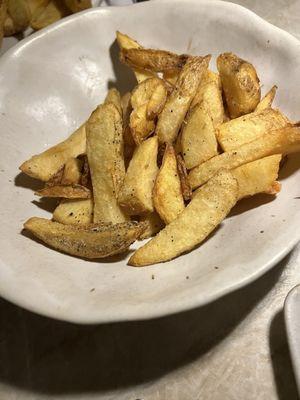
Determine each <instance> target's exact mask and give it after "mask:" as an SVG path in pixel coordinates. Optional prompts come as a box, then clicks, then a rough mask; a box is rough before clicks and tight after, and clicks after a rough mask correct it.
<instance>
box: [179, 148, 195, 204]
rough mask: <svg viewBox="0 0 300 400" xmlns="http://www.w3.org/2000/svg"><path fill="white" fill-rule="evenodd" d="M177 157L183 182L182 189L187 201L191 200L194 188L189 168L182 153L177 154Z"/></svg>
mask: <svg viewBox="0 0 300 400" xmlns="http://www.w3.org/2000/svg"><path fill="white" fill-rule="evenodd" d="M176 159H177V170H178V175H179V179H180V184H181V191H182V195H183V198H184V200H185V201H189V200H190V199H191V198H192V188H191V185H190V183H189V180H188V174H187V169H186V166H185V163H184V159H183V158H182V155H181V154H177V155H176Z"/></svg>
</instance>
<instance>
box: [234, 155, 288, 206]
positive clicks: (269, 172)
mask: <svg viewBox="0 0 300 400" xmlns="http://www.w3.org/2000/svg"><path fill="white" fill-rule="evenodd" d="M280 161H281V154H274V155H273V156H269V157H265V158H261V159H259V160H256V161H252V162H250V163H248V164H244V165H241V166H240V167H238V168H236V169H233V170H232V171H231V173H232V175H233V176H234V177H235V178H236V180H237V181H238V184H239V195H238V199H242V198H243V197H248V196H253V195H255V194H257V193H269V194H275V193H276V192H275V193H274V189H275V188H274V182H276V179H277V177H278V171H279V164H280ZM279 189H280V188H279Z"/></svg>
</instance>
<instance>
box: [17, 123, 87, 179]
mask: <svg viewBox="0 0 300 400" xmlns="http://www.w3.org/2000/svg"><path fill="white" fill-rule="evenodd" d="M85 152H86V133H85V125H81V127H80V128H78V129H77V130H76V131H75V132H74V133H72V135H70V136H69V137H68V138H67V139H66V140H64V141H63V142H61V143H58V144H57V145H56V146H53V147H51V148H50V149H48V150H46V151H44V152H43V153H40V154H37V155H35V156H33V157H31V158H30V159H29V160H27V161H25V162H24V163H23V164H22V165H21V166H20V170H21V171H22V172H24V173H25V174H27V175H29V176H31V177H33V178H36V179H40V180H41V181H45V182H46V181H49V179H51V177H52V176H53V175H54V174H55V173H56V172H57V171H58V170H59V169H60V168H61V167H62V166H63V165H64V164H65V163H66V161H67V160H68V159H69V158H71V157H77V156H79V155H80V154H84V153H85Z"/></svg>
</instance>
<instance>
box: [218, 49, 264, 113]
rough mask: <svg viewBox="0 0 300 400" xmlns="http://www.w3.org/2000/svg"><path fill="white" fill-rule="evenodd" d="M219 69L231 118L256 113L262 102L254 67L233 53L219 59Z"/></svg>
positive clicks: (225, 54)
mask: <svg viewBox="0 0 300 400" xmlns="http://www.w3.org/2000/svg"><path fill="white" fill-rule="evenodd" d="M217 67H218V70H219V73H220V77H221V80H222V87H223V90H224V94H225V98H226V103H227V106H228V110H229V114H230V117H231V118H236V117H239V116H240V115H244V114H248V113H250V112H252V111H254V110H255V108H256V106H257V105H258V103H259V101H260V85H259V79H258V76H257V74H256V70H255V68H254V67H253V65H252V64H250V63H249V62H247V61H245V60H242V59H241V58H239V57H238V56H236V55H235V54H233V53H223V54H220V55H219V57H218V58H217Z"/></svg>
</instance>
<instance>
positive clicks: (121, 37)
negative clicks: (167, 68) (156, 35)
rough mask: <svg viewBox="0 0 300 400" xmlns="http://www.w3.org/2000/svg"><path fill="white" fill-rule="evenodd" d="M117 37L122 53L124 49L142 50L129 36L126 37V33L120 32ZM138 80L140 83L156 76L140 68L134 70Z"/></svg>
mask: <svg viewBox="0 0 300 400" xmlns="http://www.w3.org/2000/svg"><path fill="white" fill-rule="evenodd" d="M116 35H117V42H118V45H119V47H120V50H121V51H122V50H123V49H126V50H127V49H140V48H142V46H141V45H140V44H139V43H138V42H136V41H135V40H133V39H132V38H131V37H129V36H128V35H125V34H124V33H121V32H119V31H117V32H116ZM133 71H134V74H135V77H136V80H137V81H138V82H139V83H140V82H143V81H144V80H145V79H148V78H151V77H153V76H155V74H153V73H152V72H149V71H143V70H141V69H139V68H134V69H133Z"/></svg>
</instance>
